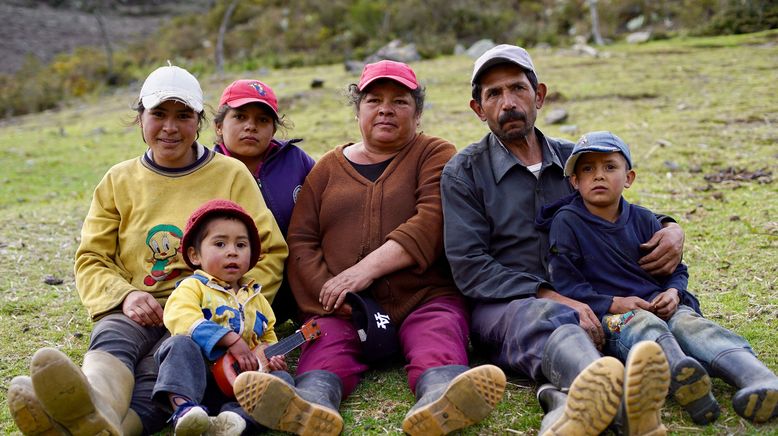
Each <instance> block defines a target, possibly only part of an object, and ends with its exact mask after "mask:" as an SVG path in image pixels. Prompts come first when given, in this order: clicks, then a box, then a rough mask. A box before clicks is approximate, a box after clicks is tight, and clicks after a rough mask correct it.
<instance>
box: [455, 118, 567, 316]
mask: <svg viewBox="0 0 778 436" xmlns="http://www.w3.org/2000/svg"><path fill="white" fill-rule="evenodd" d="M535 133H536V134H537V136H538V139H539V141H540V144H541V146H542V149H543V165H542V166H541V169H540V176H539V178H536V177H535V175H534V174H532V172H530V171H529V170H528V169H527V168H526V167H525V166H524V165H522V164H521V162H519V160H518V159H517V158H516V156H514V155H513V154H512V153H511V152H509V151H508V150H507V149H506V148H505V146H503V145H502V143H501V142H500V141H499V139H497V137H496V136H495V135H494V134H493V133H491V132H490V133H489V134H488V135H486V136H485V137H484V138H483V139H482V140H481V141H480V142H477V143H475V144H471V145H469V146H468V147H467V148H465V149H463V150H462V151H460V152H459V153H457V154H456V156H454V157H453V158H452V159H451V160H450V161H449V162H448V164H447V165H446V167H445V168H444V169H443V174H442V176H441V181H440V188H441V194H442V200H443V217H444V242H445V248H446V256H447V257H448V261H449V263H450V264H451V270H452V272H453V274H454V280H455V281H456V284H457V286H458V287H459V289H460V291H462V293H463V294H465V295H466V296H468V297H470V298H474V299H476V300H479V301H499V300H505V299H511V298H521V297H527V296H534V295H535V294H536V292H537V291H538V288H540V287H541V286H542V287H547V288H550V289H553V287H552V286H551V284H550V283H549V282H548V277H547V275H546V271H545V267H544V259H545V257H546V253H547V251H548V234H547V233H546V232H541V231H539V230H537V229H536V228H535V224H534V223H535V215H536V214H537V212H538V211H539V210H540V208H541V207H542V206H543V205H545V204H548V203H551V202H553V201H555V200H557V199H559V198H561V197H563V196H565V195H568V194H570V193H572V192H573V188H572V187H571V186H570V184H569V182H568V180H567V177H565V176H564V171H563V168H564V163H565V161H566V160H567V157H568V156H569V155H570V152H571V151H572V148H573V145H574V144H573V143H571V142H569V141H564V140H559V139H554V138H546V137H545V136H544V135H543V134H542V133H541V132H540V130H538V129H535Z"/></svg>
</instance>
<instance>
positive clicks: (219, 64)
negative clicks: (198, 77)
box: [215, 0, 239, 75]
mask: <svg viewBox="0 0 778 436" xmlns="http://www.w3.org/2000/svg"><path fill="white" fill-rule="evenodd" d="M238 1H239V0H232V1H230V5H229V6H227V10H225V11H224V16H223V17H222V23H221V25H220V26H219V36H218V37H217V38H216V54H215V55H216V72H217V73H218V74H219V75H221V74H222V73H224V34H225V33H227V26H229V24H230V17H232V13H233V12H235V8H236V7H237V6H238Z"/></svg>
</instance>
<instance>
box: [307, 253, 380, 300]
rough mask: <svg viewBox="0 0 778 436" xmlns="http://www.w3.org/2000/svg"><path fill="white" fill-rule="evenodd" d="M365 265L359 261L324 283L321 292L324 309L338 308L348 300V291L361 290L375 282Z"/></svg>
mask: <svg viewBox="0 0 778 436" xmlns="http://www.w3.org/2000/svg"><path fill="white" fill-rule="evenodd" d="M364 265H365V263H363V262H359V263H357V264H356V265H354V266H352V267H351V268H348V269H346V270H344V271H343V272H342V273H340V274H338V275H336V276H335V277H333V278H331V279H329V280H327V282H325V283H324V286H322V287H321V292H320V293H319V303H321V305H322V308H323V309H324V310H326V311H327V312H332V311H334V310H337V309H338V308H339V307H340V306H341V305H342V304H343V301H345V300H346V293H347V292H359V291H361V290H363V289H366V288H367V287H368V286H370V285H371V284H372V283H373V280H374V279H373V277H372V276H371V274H370V273H369V271H368V270H369V268H365V266H364Z"/></svg>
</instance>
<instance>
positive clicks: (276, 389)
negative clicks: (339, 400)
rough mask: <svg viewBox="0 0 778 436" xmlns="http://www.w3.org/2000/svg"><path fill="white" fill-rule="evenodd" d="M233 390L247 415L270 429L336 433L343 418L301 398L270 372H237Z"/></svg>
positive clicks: (325, 433) (307, 434) (300, 432)
mask: <svg viewBox="0 0 778 436" xmlns="http://www.w3.org/2000/svg"><path fill="white" fill-rule="evenodd" d="M233 389H234V391H235V397H236V399H237V400H238V402H239V403H240V405H241V406H242V407H243V408H244V409H245V410H246V411H247V412H248V413H249V414H250V415H251V417H252V418H254V419H255V420H256V421H257V422H259V423H260V424H262V425H264V426H265V427H268V428H271V429H273V430H282V431H286V432H289V433H294V434H298V435H302V436H309V435H311V436H313V435H337V434H340V432H341V431H342V430H343V418H341V416H340V414H339V413H338V412H337V411H334V410H331V409H329V408H326V407H324V406H320V405H318V404H315V403H311V402H308V401H305V400H304V399H303V398H302V397H300V396H299V395H297V392H296V391H295V390H294V388H293V387H291V386H289V385H288V384H287V383H286V382H284V381H283V380H281V379H279V378H278V377H275V376H272V375H270V374H265V373H261V372H256V371H248V372H244V373H241V374H240V375H239V376H238V378H236V379H235V384H234V385H233Z"/></svg>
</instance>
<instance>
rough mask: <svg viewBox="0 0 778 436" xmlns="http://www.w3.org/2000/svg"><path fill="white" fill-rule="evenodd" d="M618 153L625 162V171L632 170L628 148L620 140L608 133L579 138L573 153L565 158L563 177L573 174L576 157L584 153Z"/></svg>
mask: <svg viewBox="0 0 778 436" xmlns="http://www.w3.org/2000/svg"><path fill="white" fill-rule="evenodd" d="M616 151H617V152H619V153H621V154H622V155H624V159H626V160H627V169H628V170H631V169H632V156H631V155H630V154H629V146H628V145H627V143H626V142H624V141H622V140H621V138H619V137H618V136H616V135H614V134H613V133H611V132H608V131H604V130H603V131H599V132H589V133H585V134H584V135H583V136H581V139H579V140H578V142H576V143H575V147H573V152H572V153H571V154H570V157H568V158H567V162H566V163H565V175H566V176H569V175H571V174H573V173H574V172H575V163H576V162H577V161H578V157H579V156H580V155H582V154H584V153H591V152H594V153H612V152H616Z"/></svg>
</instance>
